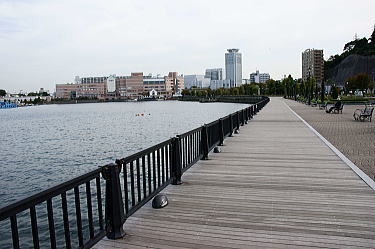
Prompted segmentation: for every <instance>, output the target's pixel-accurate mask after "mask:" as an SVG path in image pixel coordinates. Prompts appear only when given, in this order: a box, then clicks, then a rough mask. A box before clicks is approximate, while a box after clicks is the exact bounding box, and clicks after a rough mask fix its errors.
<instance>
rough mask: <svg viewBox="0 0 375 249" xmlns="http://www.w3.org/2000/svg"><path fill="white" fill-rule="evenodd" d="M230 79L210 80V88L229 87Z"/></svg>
mask: <svg viewBox="0 0 375 249" xmlns="http://www.w3.org/2000/svg"><path fill="white" fill-rule="evenodd" d="M230 86H231V83H230V80H211V82H210V88H211V90H216V89H219V88H230Z"/></svg>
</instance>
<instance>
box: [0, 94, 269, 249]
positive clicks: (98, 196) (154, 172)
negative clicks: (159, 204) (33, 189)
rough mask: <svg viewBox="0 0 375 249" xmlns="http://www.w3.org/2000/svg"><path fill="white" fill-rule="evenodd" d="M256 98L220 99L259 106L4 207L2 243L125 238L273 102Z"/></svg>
mask: <svg viewBox="0 0 375 249" xmlns="http://www.w3.org/2000/svg"><path fill="white" fill-rule="evenodd" d="M255 98H256V99H254V98H253V97H245V96H241V97H239V96H236V97H228V98H224V99H221V100H218V101H220V102H231V101H232V102H234V103H254V104H252V105H250V106H248V107H246V108H244V109H242V110H239V111H237V112H234V113H232V114H229V115H227V116H225V117H223V118H220V119H218V120H216V121H213V122H211V123H209V124H205V125H203V126H201V127H199V128H196V129H194V130H191V131H189V132H186V133H184V134H181V135H178V136H176V137H174V138H171V139H168V140H166V141H164V142H162V143H160V144H157V145H155V146H152V147H150V148H147V149H145V150H143V151H140V152H138V153H135V154H133V155H131V156H128V157H126V158H122V159H118V160H116V161H115V163H113V164H109V165H105V166H102V167H100V168H98V169H96V170H94V171H91V172H89V173H87V174H84V175H82V176H79V177H76V178H74V179H72V180H70V181H68V182H64V183H62V184H59V185H57V186H55V187H52V188H50V189H47V190H45V191H42V192H40V193H38V194H35V195H33V196H31V197H28V198H25V199H23V200H20V201H17V202H15V203H13V204H11V205H8V206H6V207H3V208H1V209H0V222H1V223H0V226H1V227H2V231H1V236H2V238H4V240H3V239H1V241H3V243H6V241H7V238H6V236H7V234H8V236H9V239H8V241H9V245H8V244H6V245H5V247H4V248H10V247H12V246H13V248H15V249H18V248H21V247H27V248H30V247H34V248H46V247H50V248H61V247H65V248H68V249H69V248H90V247H92V246H93V245H95V244H96V243H97V242H98V241H99V240H100V239H102V238H103V237H105V236H107V237H108V238H109V239H118V238H121V237H123V236H124V234H125V233H124V231H123V224H124V223H125V221H126V219H127V218H128V217H130V216H131V215H132V214H134V213H135V212H136V211H137V210H138V209H139V208H141V207H142V206H143V205H144V204H145V203H146V202H148V201H149V200H151V199H152V198H153V197H154V196H155V195H156V194H158V193H159V192H160V191H161V190H163V189H164V188H165V187H166V186H167V185H169V184H173V185H178V184H181V177H182V175H183V173H184V172H185V171H186V170H188V169H189V168H190V167H191V166H192V165H194V164H195V163H196V162H197V161H199V160H201V159H207V158H208V155H209V152H210V151H211V150H213V149H214V147H215V146H218V145H222V144H223V142H224V139H225V138H226V137H228V136H232V134H233V133H234V132H235V131H236V130H239V129H240V126H243V125H245V124H246V123H247V122H248V121H249V120H250V119H252V118H253V116H254V115H256V113H257V112H259V111H260V110H261V109H262V108H263V107H264V106H265V105H266V104H267V103H268V102H269V98H267V97H255ZM4 222H7V223H9V226H7V225H6V224H5V225H4V226H3V225H2V224H4ZM41 237H42V238H43V239H41ZM46 238H47V239H46ZM1 241H0V243H2V242H1Z"/></svg>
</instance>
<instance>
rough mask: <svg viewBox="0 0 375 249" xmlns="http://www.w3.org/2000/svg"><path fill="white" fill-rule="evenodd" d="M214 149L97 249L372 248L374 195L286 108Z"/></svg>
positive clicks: (263, 115)
mask: <svg viewBox="0 0 375 249" xmlns="http://www.w3.org/2000/svg"><path fill="white" fill-rule="evenodd" d="M221 149H222V153H219V154H210V160H206V161H199V162H198V163H197V164H196V165H194V166H193V167H191V168H190V169H189V170H188V171H187V172H185V174H184V176H183V182H184V183H183V184H182V185H179V186H172V185H170V186H168V187H167V188H166V189H165V190H164V191H163V193H166V194H167V196H168V198H169V205H168V206H167V207H165V208H163V209H152V207H151V203H147V204H146V205H145V206H144V207H143V208H141V209H140V210H139V211H137V212H136V213H135V214H134V215H133V216H132V217H130V218H129V219H128V220H127V221H126V223H125V225H124V229H125V232H126V236H125V237H124V239H120V240H116V241H111V240H108V239H103V240H101V241H100V242H99V243H98V244H97V245H96V246H95V248H309V247H311V248H375V191H374V190H372V189H371V188H370V187H369V186H368V185H366V183H365V182H363V181H362V180H361V179H360V178H359V177H358V176H357V175H356V173H354V171H352V169H351V168H349V167H348V166H347V165H346V164H345V163H344V162H343V161H342V160H341V159H340V158H339V157H338V156H337V155H336V154H335V153H334V152H333V151H331V149H330V148H329V147H328V146H327V145H326V144H325V143H323V141H322V140H321V139H320V138H319V137H317V136H316V135H315V134H314V133H313V132H312V131H311V130H310V129H309V128H308V127H307V126H306V125H305V124H304V123H303V122H302V121H300V120H299V119H298V118H297V117H296V116H295V115H294V114H293V113H292V112H291V110H290V109H289V108H288V107H287V105H286V104H284V100H283V99H281V98H272V99H271V101H270V103H269V104H268V105H267V106H266V107H265V108H263V110H262V111H261V112H260V113H259V114H258V115H256V116H255V118H254V119H253V120H251V121H250V122H249V124H247V125H245V126H243V127H241V129H240V134H238V135H234V136H233V137H230V138H227V139H226V140H225V146H223V147H221Z"/></svg>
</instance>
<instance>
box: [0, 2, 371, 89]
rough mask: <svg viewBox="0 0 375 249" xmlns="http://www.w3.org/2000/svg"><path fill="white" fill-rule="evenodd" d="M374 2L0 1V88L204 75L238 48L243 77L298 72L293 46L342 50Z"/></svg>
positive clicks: (362, 32) (363, 27) (367, 25)
mask: <svg viewBox="0 0 375 249" xmlns="http://www.w3.org/2000/svg"><path fill="white" fill-rule="evenodd" d="M374 11H375V1H374V0H360V1H353V0H351V1H346V0H314V1H311V0H310V1H303V0H284V1H276V0H269V1H267V0H226V1H222V0H220V1H219V0H216V1H215V0H174V1H172V0H131V1H129V0H128V1H125V0H119V1H93V0H87V1H78V0H63V1H54V0H45V1H44V0H5V1H4V0H0V89H1V88H4V89H6V90H7V91H11V92H18V91H19V90H24V91H35V90H38V89H39V88H40V87H44V88H46V89H49V90H51V91H54V88H55V84H56V83H67V82H73V80H74V76H76V75H79V76H107V75H109V74H117V75H129V74H130V73H131V72H144V73H146V74H148V73H153V74H158V73H159V74H162V75H164V74H166V73H168V72H169V71H177V72H179V73H183V74H204V71H205V69H206V68H215V67H222V68H224V53H225V52H226V49H227V48H239V49H240V52H241V53H242V61H243V69H242V71H243V78H249V74H250V73H251V72H254V71H255V70H256V69H259V70H260V71H261V72H268V73H270V74H271V77H272V78H274V79H280V78H281V77H282V76H283V75H284V74H292V76H293V77H300V76H301V52H302V51H303V50H305V49H306V48H318V49H324V56H325V58H328V57H329V56H330V55H333V54H337V53H341V51H342V48H343V46H344V44H345V43H346V42H348V41H350V40H352V39H353V37H354V36H355V34H356V33H357V35H358V37H363V36H366V37H369V36H370V34H371V32H372V29H373V25H374V24H375V12H374Z"/></svg>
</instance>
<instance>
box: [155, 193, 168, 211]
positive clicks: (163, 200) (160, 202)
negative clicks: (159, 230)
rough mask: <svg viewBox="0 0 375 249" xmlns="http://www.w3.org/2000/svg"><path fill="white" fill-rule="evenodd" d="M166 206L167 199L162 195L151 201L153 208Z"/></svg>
mask: <svg viewBox="0 0 375 249" xmlns="http://www.w3.org/2000/svg"><path fill="white" fill-rule="evenodd" d="M167 205H168V198H167V196H166V195H164V194H159V195H157V196H155V197H154V199H153V200H152V207H153V208H163V207H165V206H167Z"/></svg>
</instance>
